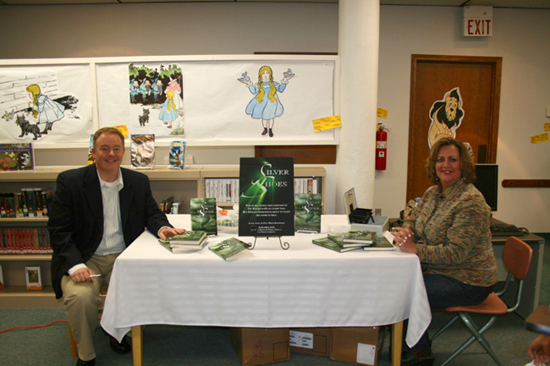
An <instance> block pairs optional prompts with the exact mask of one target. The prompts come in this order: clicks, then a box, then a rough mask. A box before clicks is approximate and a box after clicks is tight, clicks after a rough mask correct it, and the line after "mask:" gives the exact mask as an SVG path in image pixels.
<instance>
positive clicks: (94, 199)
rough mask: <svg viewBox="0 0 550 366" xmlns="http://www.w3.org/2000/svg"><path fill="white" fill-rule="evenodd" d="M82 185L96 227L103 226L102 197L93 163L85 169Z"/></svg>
mask: <svg viewBox="0 0 550 366" xmlns="http://www.w3.org/2000/svg"><path fill="white" fill-rule="evenodd" d="M82 187H83V188H84V197H86V200H87V201H88V205H89V206H90V208H91V210H92V214H93V217H95V218H96V221H97V223H98V225H99V226H98V227H100V228H103V199H102V197H101V187H100V186H99V178H98V176H97V171H96V169H95V164H93V165H90V166H89V168H88V169H87V171H86V174H85V175H84V181H83V183H82Z"/></svg>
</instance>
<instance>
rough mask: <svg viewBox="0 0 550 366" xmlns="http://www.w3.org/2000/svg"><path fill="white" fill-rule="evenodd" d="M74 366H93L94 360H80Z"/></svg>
mask: <svg viewBox="0 0 550 366" xmlns="http://www.w3.org/2000/svg"><path fill="white" fill-rule="evenodd" d="M76 366H95V358H92V359H91V360H90V361H82V360H81V359H80V358H79V359H78V361H76Z"/></svg>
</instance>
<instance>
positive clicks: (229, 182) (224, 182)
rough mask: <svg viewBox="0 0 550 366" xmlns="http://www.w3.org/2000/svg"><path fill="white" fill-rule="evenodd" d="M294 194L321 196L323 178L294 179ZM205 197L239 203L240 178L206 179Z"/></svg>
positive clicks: (221, 201)
mask: <svg viewBox="0 0 550 366" xmlns="http://www.w3.org/2000/svg"><path fill="white" fill-rule="evenodd" d="M294 193H296V194H298V193H306V194H321V177H310V178H294ZM204 195H205V197H212V198H216V201H217V202H218V204H220V203H239V178H205V179H204Z"/></svg>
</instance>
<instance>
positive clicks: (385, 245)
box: [363, 236, 394, 250]
mask: <svg viewBox="0 0 550 366" xmlns="http://www.w3.org/2000/svg"><path fill="white" fill-rule="evenodd" d="M393 248H394V245H393V244H392V243H390V242H389V240H388V239H386V238H385V237H384V236H377V237H376V238H374V241H373V242H372V244H371V245H368V246H366V247H363V249H364V250H393Z"/></svg>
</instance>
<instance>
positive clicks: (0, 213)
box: [0, 188, 54, 218]
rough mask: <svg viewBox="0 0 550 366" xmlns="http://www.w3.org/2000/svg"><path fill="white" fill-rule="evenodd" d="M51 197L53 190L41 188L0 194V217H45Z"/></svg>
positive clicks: (22, 189)
mask: <svg viewBox="0 0 550 366" xmlns="http://www.w3.org/2000/svg"><path fill="white" fill-rule="evenodd" d="M53 195H54V192H53V190H51V189H42V188H21V192H15V193H0V217H9V218H13V217H41V216H47V215H48V207H49V205H50V203H51V201H52V199H53Z"/></svg>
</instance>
